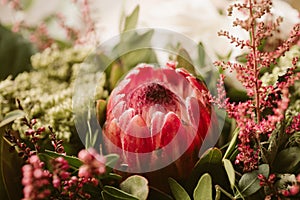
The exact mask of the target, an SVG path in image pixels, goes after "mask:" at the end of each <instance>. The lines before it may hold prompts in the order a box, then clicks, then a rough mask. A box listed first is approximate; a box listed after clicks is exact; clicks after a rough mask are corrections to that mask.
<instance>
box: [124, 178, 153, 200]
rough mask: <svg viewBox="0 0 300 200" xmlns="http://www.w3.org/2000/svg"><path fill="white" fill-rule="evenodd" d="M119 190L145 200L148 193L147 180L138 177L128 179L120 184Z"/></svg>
mask: <svg viewBox="0 0 300 200" xmlns="http://www.w3.org/2000/svg"><path fill="white" fill-rule="evenodd" d="M120 188H121V189H122V190H123V191H125V192H127V193H129V194H132V195H133V196H135V197H137V198H138V199H140V200H146V199H147V196H148V193H149V187H148V180H147V179H146V178H144V177H142V176H139V175H133V176H130V177H128V178H127V179H126V180H125V181H123V182H122V183H121V184H120Z"/></svg>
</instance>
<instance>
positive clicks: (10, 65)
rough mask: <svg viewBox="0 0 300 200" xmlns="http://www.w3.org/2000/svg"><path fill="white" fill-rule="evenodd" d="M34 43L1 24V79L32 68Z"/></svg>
mask: <svg viewBox="0 0 300 200" xmlns="http://www.w3.org/2000/svg"><path fill="white" fill-rule="evenodd" d="M33 53H34V50H33V47H32V45H31V44H30V43H29V42H28V41H26V40H25V39H24V38H22V36H20V35H19V34H16V33H13V32H11V31H10V30H8V29H6V28H5V27H3V26H1V24H0V63H1V68H0V80H1V79H5V78H7V77H8V76H9V75H13V76H14V77H15V76H16V75H17V74H18V73H20V72H23V71H28V70H30V69H31V64H30V57H31V56H32V55H33Z"/></svg>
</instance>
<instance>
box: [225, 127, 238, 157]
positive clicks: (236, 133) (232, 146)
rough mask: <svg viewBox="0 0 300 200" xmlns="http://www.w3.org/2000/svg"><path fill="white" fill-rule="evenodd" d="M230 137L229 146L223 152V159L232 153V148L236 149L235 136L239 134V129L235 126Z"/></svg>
mask: <svg viewBox="0 0 300 200" xmlns="http://www.w3.org/2000/svg"><path fill="white" fill-rule="evenodd" d="M232 135H233V136H232V138H231V140H230V143H229V146H228V148H227V150H226V152H225V154H224V159H225V158H228V157H230V155H231V154H232V152H234V150H235V149H236V148H235V146H236V144H237V138H238V135H239V129H238V128H236V129H235V130H234V132H233V134H232Z"/></svg>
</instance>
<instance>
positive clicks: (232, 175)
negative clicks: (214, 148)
mask: <svg viewBox="0 0 300 200" xmlns="http://www.w3.org/2000/svg"><path fill="white" fill-rule="evenodd" d="M223 164H224V167H225V170H226V173H227V176H228V179H229V182H230V186H231V188H232V189H233V188H234V184H235V171H234V168H233V166H232V163H231V162H230V160H228V159H223Z"/></svg>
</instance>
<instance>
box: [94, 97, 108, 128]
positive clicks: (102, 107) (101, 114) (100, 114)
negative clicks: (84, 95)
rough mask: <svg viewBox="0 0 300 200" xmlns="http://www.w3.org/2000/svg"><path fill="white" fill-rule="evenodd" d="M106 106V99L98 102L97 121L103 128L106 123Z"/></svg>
mask: <svg viewBox="0 0 300 200" xmlns="http://www.w3.org/2000/svg"><path fill="white" fill-rule="evenodd" d="M106 104H107V102H106V101H105V100H104V99H99V100H97V102H96V110H97V119H98V122H99V124H100V126H103V124H104V122H105V114H106Z"/></svg>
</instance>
